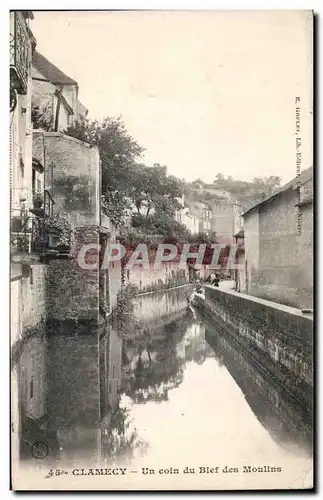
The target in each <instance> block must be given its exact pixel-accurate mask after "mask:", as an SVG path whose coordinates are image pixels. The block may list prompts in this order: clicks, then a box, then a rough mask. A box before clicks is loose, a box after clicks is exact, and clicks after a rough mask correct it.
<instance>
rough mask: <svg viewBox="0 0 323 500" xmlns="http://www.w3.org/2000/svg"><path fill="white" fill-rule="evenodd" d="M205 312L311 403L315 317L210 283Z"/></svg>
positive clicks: (284, 382)
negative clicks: (219, 287)
mask: <svg viewBox="0 0 323 500" xmlns="http://www.w3.org/2000/svg"><path fill="white" fill-rule="evenodd" d="M204 312H205V313H206V314H207V315H208V316H210V317H211V318H212V319H213V320H214V321H215V322H216V323H217V324H218V325H219V326H220V327H221V329H222V330H223V331H224V332H226V333H227V334H228V335H230V336H231V337H233V338H234V340H235V341H236V342H238V343H239V344H240V345H241V348H242V349H244V350H245V351H247V352H249V354H251V355H252V357H254V359H255V360H257V362H258V363H259V364H260V365H261V366H262V367H263V369H264V370H266V371H267V372H269V373H270V375H271V376H272V377H274V378H275V379H277V380H279V381H280V383H281V384H282V385H284V386H285V388H286V390H288V391H289V392H291V393H293V395H295V396H296V397H298V398H300V399H301V400H302V401H304V402H306V404H309V405H311V404H312V386H313V370H312V362H313V320H312V318H309V317H305V316H302V315H300V314H297V313H294V312H292V310H291V311H290V312H288V311H287V308H280V307H279V305H275V304H274V303H273V304H272V305H271V304H270V305H269V304H268V303H265V301H261V300H260V301H257V300H256V299H255V298H250V299H249V298H248V297H246V296H245V295H244V296H240V295H238V294H231V293H227V292H224V291H222V290H219V289H215V288H214V289H213V288H209V287H206V300H205V303H204Z"/></svg>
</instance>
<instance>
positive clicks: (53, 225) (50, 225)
mask: <svg viewBox="0 0 323 500" xmlns="http://www.w3.org/2000/svg"><path fill="white" fill-rule="evenodd" d="M44 230H45V231H46V232H47V233H54V234H56V235H57V236H58V237H59V241H58V244H59V245H62V246H68V245H69V243H70V236H71V231H72V227H71V224H70V222H69V221H68V220H67V219H66V218H65V217H63V216H62V215H60V214H59V213H57V214H54V215H50V216H48V217H45V219H44Z"/></svg>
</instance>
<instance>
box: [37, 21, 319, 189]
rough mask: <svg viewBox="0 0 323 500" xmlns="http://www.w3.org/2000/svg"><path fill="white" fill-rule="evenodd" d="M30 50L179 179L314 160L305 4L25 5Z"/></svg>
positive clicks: (238, 174)
mask: <svg viewBox="0 0 323 500" xmlns="http://www.w3.org/2000/svg"><path fill="white" fill-rule="evenodd" d="M34 16H35V19H34V20H33V21H32V22H31V24H30V27H31V29H32V31H33V33H34V35H35V37H36V39H37V50H38V51H39V52H41V53H42V54H43V55H45V56H46V57H47V58H48V59H50V60H51V61H52V62H53V63H54V64H56V65H57V66H58V67H59V68H60V69H61V70H63V71H64V72H65V73H66V74H68V75H69V76H71V77H72V78H74V79H76V80H77V81H78V83H79V89H80V91H79V98H80V100H81V102H82V103H83V104H84V105H85V106H86V107H87V108H88V110H89V116H90V117H91V118H97V119H102V118H103V117H104V116H119V115H121V116H122V117H123V119H124V122H125V125H126V127H127V129H128V131H129V132H130V133H131V135H132V136H133V137H134V138H135V139H136V140H137V141H138V142H139V143H140V144H141V145H142V146H143V147H144V148H145V156H144V161H145V162H146V164H147V165H151V164H153V163H161V164H163V165H167V166H168V171H169V173H171V174H173V175H176V176H178V177H183V178H185V179H187V180H194V179H196V178H201V179H203V180H204V181H207V182H212V181H213V180H214V178H215V176H216V174H217V173H218V172H221V173H223V174H224V175H231V176H232V177H233V178H235V179H242V180H247V181H248V180H252V179H253V178H254V177H263V176H270V175H279V176H280V177H281V178H282V180H283V182H287V181H289V180H290V179H292V178H293V177H295V175H296V173H297V170H296V146H295V132H296V106H297V105H296V104H295V97H296V96H298V97H300V103H299V104H298V106H299V107H300V136H301V139H302V144H301V148H300V150H301V154H302V165H301V167H302V169H303V168H304V169H305V168H307V167H309V166H311V165H312V14H311V12H310V11H195V12H189V11H159V12H156V11H155V12H153V11H146V12H144V11H143V12H139V11H137V12H136V11H133V12H126V11H125V12H77V11H74V12H34Z"/></svg>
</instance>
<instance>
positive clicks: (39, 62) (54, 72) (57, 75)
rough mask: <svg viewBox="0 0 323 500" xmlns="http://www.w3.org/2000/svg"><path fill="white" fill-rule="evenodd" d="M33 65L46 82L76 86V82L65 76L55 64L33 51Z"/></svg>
mask: <svg viewBox="0 0 323 500" xmlns="http://www.w3.org/2000/svg"><path fill="white" fill-rule="evenodd" d="M33 64H34V65H35V66H36V68H37V69H38V71H40V72H41V73H42V74H43V75H44V76H45V78H46V79H47V80H49V81H50V82H52V83H54V84H56V85H77V81H76V80H73V78H70V77H69V76H67V75H65V73H63V71H61V70H60V69H59V68H57V66H55V64H53V63H51V62H50V61H49V60H48V59H46V57H45V56H43V55H42V54H40V53H39V52H37V50H35V52H34V54H33Z"/></svg>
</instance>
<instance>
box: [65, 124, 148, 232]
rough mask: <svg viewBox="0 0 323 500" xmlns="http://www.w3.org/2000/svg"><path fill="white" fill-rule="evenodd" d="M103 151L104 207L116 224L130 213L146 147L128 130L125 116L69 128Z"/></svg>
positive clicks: (68, 133)
mask: <svg viewBox="0 0 323 500" xmlns="http://www.w3.org/2000/svg"><path fill="white" fill-rule="evenodd" d="M65 133H66V134H67V135H70V136H71V137H75V138H76V139H79V140H81V141H83V142H86V143H88V144H89V145H90V146H96V147H97V148H98V149H99V152H100V159H101V174H102V195H103V196H104V198H103V201H104V203H103V209H104V210H105V212H106V214H107V215H108V217H109V218H110V219H111V221H112V222H113V223H114V224H115V225H117V226H118V225H121V224H122V221H123V218H124V217H125V216H126V215H127V208H128V203H127V198H130V193H131V191H132V183H133V178H134V173H135V170H136V167H137V160H138V158H140V156H141V155H142V153H143V151H144V149H143V148H142V147H141V146H140V145H139V144H138V143H137V142H136V141H135V140H134V139H133V138H132V137H131V135H130V134H129V133H128V132H127V130H126V128H125V125H124V123H123V121H122V119H121V118H105V119H104V120H103V122H102V123H99V122H98V121H97V120H89V119H82V120H81V121H78V122H76V123H75V124H74V125H73V126H70V127H68V129H67V130H66V131H65Z"/></svg>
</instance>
